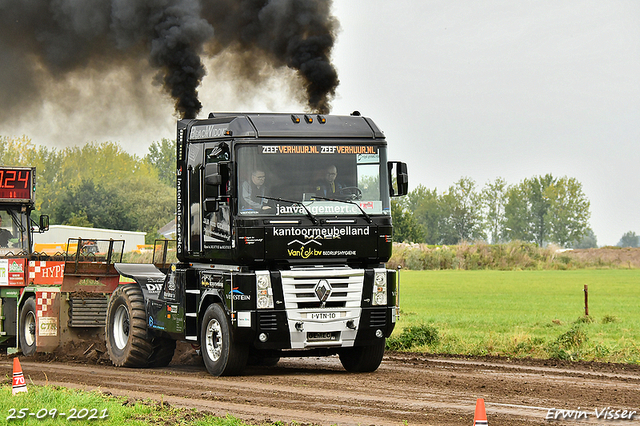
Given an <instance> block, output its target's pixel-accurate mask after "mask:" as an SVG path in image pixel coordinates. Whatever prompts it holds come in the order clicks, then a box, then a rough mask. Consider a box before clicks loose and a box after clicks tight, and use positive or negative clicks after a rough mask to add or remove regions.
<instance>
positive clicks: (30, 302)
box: [20, 297, 36, 356]
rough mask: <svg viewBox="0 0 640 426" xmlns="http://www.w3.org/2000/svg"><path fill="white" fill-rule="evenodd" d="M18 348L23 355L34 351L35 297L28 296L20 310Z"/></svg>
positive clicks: (28, 354)
mask: <svg viewBox="0 0 640 426" xmlns="http://www.w3.org/2000/svg"><path fill="white" fill-rule="evenodd" d="M20 349H22V354H23V355H24V356H31V355H33V354H35V353H36V299H34V298H33V297H30V298H28V299H27V300H26V302H24V305H22V310H21V311H20Z"/></svg>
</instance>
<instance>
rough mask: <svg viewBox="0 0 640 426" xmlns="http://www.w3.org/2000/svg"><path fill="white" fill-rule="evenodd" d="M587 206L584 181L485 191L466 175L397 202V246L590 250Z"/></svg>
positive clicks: (530, 182) (545, 180)
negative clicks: (527, 245) (483, 244)
mask: <svg viewBox="0 0 640 426" xmlns="http://www.w3.org/2000/svg"><path fill="white" fill-rule="evenodd" d="M589 208H590V202H589V200H588V199H587V197H586V195H585V194H584V192H583V190H582V184H581V183H580V182H578V181H577V180H576V179H575V178H570V177H567V176H563V177H560V178H556V177H554V176H553V175H551V174H547V175H544V176H534V177H532V178H530V179H524V180H523V181H521V182H520V183H518V184H514V185H509V184H508V183H507V182H506V181H505V180H504V179H503V178H500V177H499V178H496V179H495V180H494V181H492V182H491V181H490V182H487V183H486V184H485V185H484V187H482V188H478V187H477V184H476V182H475V181H474V180H473V179H471V178H469V177H462V178H460V180H458V181H457V182H456V183H455V184H454V185H452V186H450V187H449V188H448V190H446V191H444V192H442V193H439V192H438V191H437V190H436V189H428V188H426V187H425V186H423V185H419V186H418V187H417V188H416V189H414V190H413V191H411V192H410V193H409V194H408V196H406V197H404V198H401V199H397V200H394V201H393V202H392V207H391V211H392V217H393V221H394V222H393V224H394V241H396V242H414V243H426V244H458V243H460V242H463V241H466V242H473V241H487V242H490V243H493V244H496V243H503V242H507V241H513V240H520V241H525V242H531V243H535V244H538V245H539V246H545V245H547V244H549V243H554V244H557V245H559V246H561V247H575V248H586V247H597V241H596V237H595V235H594V234H593V231H592V230H591V228H590V226H589V218H590V211H589Z"/></svg>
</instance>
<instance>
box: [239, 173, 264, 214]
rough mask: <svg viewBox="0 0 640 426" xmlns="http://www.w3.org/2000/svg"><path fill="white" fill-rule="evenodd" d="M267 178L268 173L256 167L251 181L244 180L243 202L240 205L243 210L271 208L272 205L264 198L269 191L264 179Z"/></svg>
mask: <svg viewBox="0 0 640 426" xmlns="http://www.w3.org/2000/svg"><path fill="white" fill-rule="evenodd" d="M266 178H267V174H266V173H265V172H264V171H263V170H262V169H256V170H255V171H254V172H253V173H252V174H251V181H244V182H242V203H241V205H240V209H241V210H248V209H250V210H258V211H260V210H269V209H271V206H269V205H268V201H269V200H266V199H264V198H260V197H263V196H265V194H266V193H267V187H266V185H265V184H264V181H265V180H266Z"/></svg>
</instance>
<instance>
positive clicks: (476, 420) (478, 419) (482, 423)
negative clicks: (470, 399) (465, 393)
mask: <svg viewBox="0 0 640 426" xmlns="http://www.w3.org/2000/svg"><path fill="white" fill-rule="evenodd" d="M488 424H489V423H488V422H487V412H486V411H485V409H484V398H478V400H477V401H476V414H475V415H474V416H473V426H486V425H488Z"/></svg>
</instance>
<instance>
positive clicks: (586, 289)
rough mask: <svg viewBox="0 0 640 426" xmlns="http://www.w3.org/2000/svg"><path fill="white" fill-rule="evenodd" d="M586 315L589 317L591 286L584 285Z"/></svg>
mask: <svg viewBox="0 0 640 426" xmlns="http://www.w3.org/2000/svg"><path fill="white" fill-rule="evenodd" d="M584 315H585V316H587V317H588V316H589V286H588V285H586V284H585V285H584Z"/></svg>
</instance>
